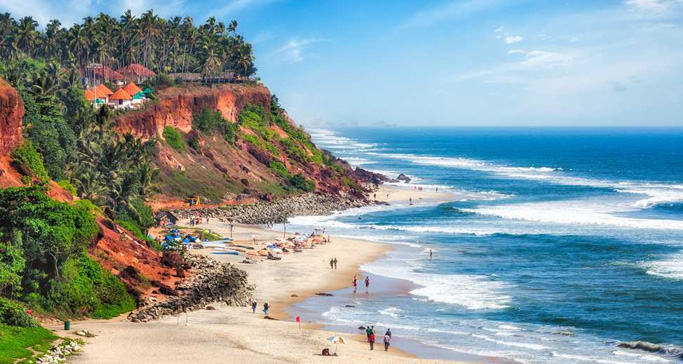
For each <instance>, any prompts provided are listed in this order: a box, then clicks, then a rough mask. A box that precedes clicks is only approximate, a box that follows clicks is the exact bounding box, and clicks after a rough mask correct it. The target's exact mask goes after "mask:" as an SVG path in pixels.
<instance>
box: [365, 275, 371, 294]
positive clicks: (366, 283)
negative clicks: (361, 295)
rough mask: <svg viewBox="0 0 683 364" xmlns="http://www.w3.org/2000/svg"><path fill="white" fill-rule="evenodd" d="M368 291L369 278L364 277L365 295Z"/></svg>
mask: <svg viewBox="0 0 683 364" xmlns="http://www.w3.org/2000/svg"><path fill="white" fill-rule="evenodd" d="M368 289H370V277H368V276H366V277H365V293H368Z"/></svg>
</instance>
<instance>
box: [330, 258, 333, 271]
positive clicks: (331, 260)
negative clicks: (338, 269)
mask: <svg viewBox="0 0 683 364" xmlns="http://www.w3.org/2000/svg"><path fill="white" fill-rule="evenodd" d="M330 269H334V259H330Z"/></svg>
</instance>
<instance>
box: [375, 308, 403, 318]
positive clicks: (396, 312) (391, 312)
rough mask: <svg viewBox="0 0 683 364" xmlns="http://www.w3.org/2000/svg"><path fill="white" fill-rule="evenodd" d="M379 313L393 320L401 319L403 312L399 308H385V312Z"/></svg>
mask: <svg viewBox="0 0 683 364" xmlns="http://www.w3.org/2000/svg"><path fill="white" fill-rule="evenodd" d="M378 312H379V313H380V314H382V315H387V316H391V317H393V318H399V317H401V314H402V313H403V310H402V309H400V308H398V307H389V308H385V309H383V310H379V311H378Z"/></svg>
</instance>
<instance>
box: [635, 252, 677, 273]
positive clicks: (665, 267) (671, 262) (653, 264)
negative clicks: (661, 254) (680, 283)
mask: <svg viewBox="0 0 683 364" xmlns="http://www.w3.org/2000/svg"><path fill="white" fill-rule="evenodd" d="M640 265H641V266H642V267H643V268H645V271H646V272H647V274H652V275H655V276H660V277H665V278H671V279H678V280H683V252H680V253H677V254H672V255H669V256H667V257H666V258H665V259H662V260H655V261H648V262H642V263H641V264H640Z"/></svg>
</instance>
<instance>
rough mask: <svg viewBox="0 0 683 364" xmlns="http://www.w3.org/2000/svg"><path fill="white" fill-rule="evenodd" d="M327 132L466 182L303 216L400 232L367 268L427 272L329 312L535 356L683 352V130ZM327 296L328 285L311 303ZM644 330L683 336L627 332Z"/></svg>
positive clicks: (344, 321) (389, 236)
mask: <svg viewBox="0 0 683 364" xmlns="http://www.w3.org/2000/svg"><path fill="white" fill-rule="evenodd" d="M311 134H312V135H313V138H314V141H315V142H316V143H318V144H319V145H320V146H322V147H323V148H325V149H328V150H330V151H332V152H333V153H334V154H335V155H337V156H340V157H342V158H345V159H347V160H349V161H350V162H351V163H352V164H353V165H360V166H361V167H363V168H366V169H370V170H375V171H379V172H384V173H386V174H387V175H389V176H393V177H395V176H396V175H398V173H406V174H408V175H410V176H411V177H413V182H411V184H409V185H408V186H406V187H407V188H413V187H415V186H422V187H423V188H425V189H429V190H433V189H435V188H436V187H437V186H438V187H439V188H441V189H449V190H451V191H453V192H455V193H456V194H457V195H458V196H459V198H458V200H456V201H453V202H448V203H442V204H422V205H421V204H420V201H417V202H418V203H417V204H416V206H412V207H408V206H392V207H389V208H384V207H372V208H366V209H361V210H356V211H349V212H345V213H342V214H338V215H335V216H333V217H302V218H296V219H293V220H292V221H291V223H292V224H293V226H294V228H299V229H302V230H303V229H306V228H310V227H313V226H315V227H325V228H327V229H328V230H329V231H331V232H332V233H333V234H337V235H347V236H355V237H365V238H368V239H373V240H377V241H382V242H386V243H392V244H396V246H397V249H396V250H394V251H393V252H392V253H391V254H390V255H389V256H388V257H387V258H385V259H381V260H379V261H377V262H373V263H371V264H368V265H366V266H364V267H363V269H364V270H365V271H366V272H369V273H371V274H374V275H381V276H385V277H390V278H398V279H403V280H407V281H410V282H412V283H413V284H415V285H416V288H415V289H413V290H412V291H411V293H410V294H409V295H386V294H383V295H382V294H378V295H375V296H373V295H370V296H368V297H358V298H356V297H354V296H353V295H351V294H350V293H348V294H346V295H344V296H343V298H341V299H337V300H335V301H330V302H333V304H332V305H331V306H330V307H325V309H324V310H323V311H324V312H320V314H321V316H320V317H321V320H323V321H324V323H326V324H328V325H346V326H348V327H350V328H351V327H355V326H358V325H360V324H367V323H373V324H375V325H378V326H379V327H391V328H392V331H394V333H395V334H396V335H397V337H399V338H400V337H401V336H404V337H410V338H414V339H418V340H420V341H421V342H424V343H427V344H429V345H433V346H436V347H439V348H442V349H445V350H454V351H460V352H467V353H473V354H479V355H491V356H500V357H508V358H513V359H516V360H518V361H520V362H525V363H650V362H652V363H655V362H661V363H667V362H679V361H680V359H679V358H678V356H677V354H678V353H677V352H676V350H677V349H676V347H677V346H679V345H683V325H680V324H679V321H680V315H681V314H682V313H683V285H682V284H681V283H683V282H682V280H683V130H680V129H678V130H664V129H396V130H390V129H377V130H374V129H360V130H339V131H334V132H331V131H325V130H315V131H312V133H311ZM428 249H432V250H433V251H434V252H435V257H434V259H433V260H430V259H429V257H428V254H427V251H428ZM348 304H350V305H352V306H354V307H346V305H348ZM319 307H321V305H320V300H319V299H318V300H317V301H316V300H309V301H306V302H304V303H302V304H301V305H300V306H299V309H301V310H307V309H308V310H314V308H315V309H318V310H319ZM636 340H642V341H648V342H653V343H660V344H664V345H665V346H666V347H667V348H669V349H671V351H670V352H669V353H659V354H651V353H646V352H644V351H639V350H631V349H621V348H618V347H617V346H616V344H617V343H618V342H619V341H636Z"/></svg>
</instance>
